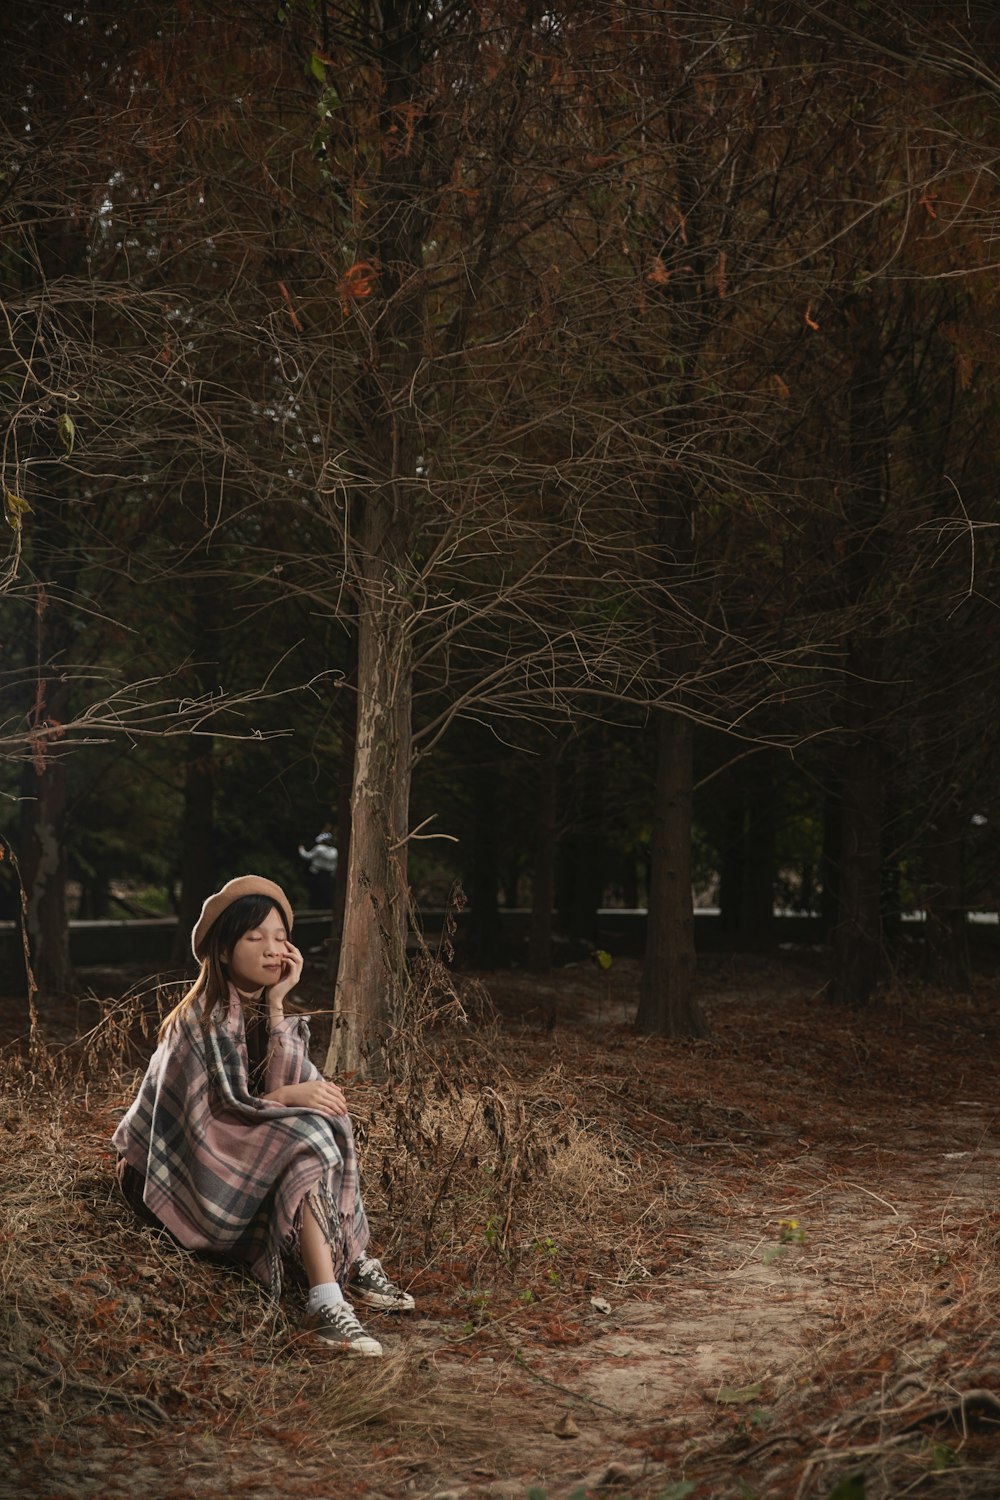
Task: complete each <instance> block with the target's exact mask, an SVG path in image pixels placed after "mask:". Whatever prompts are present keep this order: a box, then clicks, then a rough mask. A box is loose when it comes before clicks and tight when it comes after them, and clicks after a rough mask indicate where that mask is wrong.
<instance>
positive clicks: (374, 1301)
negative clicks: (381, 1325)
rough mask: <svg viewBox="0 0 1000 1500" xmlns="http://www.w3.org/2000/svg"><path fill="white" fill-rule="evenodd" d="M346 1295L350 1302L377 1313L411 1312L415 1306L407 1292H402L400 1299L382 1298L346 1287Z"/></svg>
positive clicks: (379, 1295) (377, 1293)
mask: <svg viewBox="0 0 1000 1500" xmlns="http://www.w3.org/2000/svg"><path fill="white" fill-rule="evenodd" d="M347 1293H348V1296H349V1297H350V1299H351V1301H352V1302H360V1303H361V1304H362V1305H363V1306H364V1307H374V1308H377V1309H378V1311H379V1312H413V1309H414V1308H415V1307H416V1305H417V1304H416V1303H415V1302H414V1300H413V1298H412V1297H411V1296H410V1294H409V1292H404V1294H403V1296H402V1297H384V1296H383V1295H382V1293H381V1292H361V1291H358V1290H357V1289H356V1288H355V1287H348V1288H347Z"/></svg>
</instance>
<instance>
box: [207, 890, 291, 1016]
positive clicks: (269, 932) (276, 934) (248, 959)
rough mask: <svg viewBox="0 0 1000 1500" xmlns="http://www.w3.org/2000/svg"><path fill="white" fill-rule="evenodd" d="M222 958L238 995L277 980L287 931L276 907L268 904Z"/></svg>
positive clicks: (285, 957) (285, 955) (285, 952)
mask: <svg viewBox="0 0 1000 1500" xmlns="http://www.w3.org/2000/svg"><path fill="white" fill-rule="evenodd" d="M223 958H224V960H225V962H226V963H227V964H228V965H229V977H230V979H231V980H232V981H233V984H235V986H236V988H237V989H238V990H239V992H240V994H241V995H256V994H259V993H260V991H261V990H262V989H264V987H265V986H266V985H271V984H277V982H278V980H279V979H280V978H281V976H282V974H283V973H284V971H285V967H286V965H287V964H288V934H287V932H286V931H285V924H284V922H283V921H282V919H281V916H280V915H279V913H278V910H277V907H274V906H272V907H271V910H270V911H269V912H268V914H267V916H266V917H265V918H264V920H263V921H262V922H261V923H259V925H258V926H256V927H251V928H250V929H249V930H248V931H247V932H245V933H244V934H243V936H242V937H241V938H237V940H236V942H235V943H234V944H233V948H232V952H231V953H224V954H223Z"/></svg>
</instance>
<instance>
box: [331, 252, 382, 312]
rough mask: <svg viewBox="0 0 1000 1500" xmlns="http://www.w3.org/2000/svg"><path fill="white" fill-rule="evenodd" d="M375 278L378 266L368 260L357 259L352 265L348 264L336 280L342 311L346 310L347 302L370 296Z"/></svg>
mask: <svg viewBox="0 0 1000 1500" xmlns="http://www.w3.org/2000/svg"><path fill="white" fill-rule="evenodd" d="M377 280H378V266H377V265H374V264H373V263H372V262H371V261H369V260H358V261H355V263H354V265H353V266H348V268H347V270H346V271H345V272H344V274H343V276H341V278H340V280H339V281H338V282H337V294H338V296H339V297H340V305H341V307H342V308H343V309H344V311H345V312H346V311H347V306H348V304H349V303H351V302H360V301H361V300H362V298H364V297H370V296H371V294H372V292H373V291H374V289H375V282H376V281H377Z"/></svg>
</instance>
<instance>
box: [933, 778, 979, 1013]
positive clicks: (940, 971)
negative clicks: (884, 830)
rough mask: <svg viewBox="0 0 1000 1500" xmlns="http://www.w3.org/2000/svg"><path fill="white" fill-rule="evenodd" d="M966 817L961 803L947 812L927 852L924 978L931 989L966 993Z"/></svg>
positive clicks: (954, 802)
mask: <svg viewBox="0 0 1000 1500" xmlns="http://www.w3.org/2000/svg"><path fill="white" fill-rule="evenodd" d="M964 827H965V815H964V812H963V809H962V807H961V804H960V803H959V802H958V801H957V799H952V800H951V801H950V802H949V803H948V805H947V807H945V808H943V809H942V811H941V813H940V814H939V815H938V817H937V819H936V821H935V822H934V824H933V825H932V827H931V828H930V830H929V831H928V834H927V840H926V844H925V851H924V869H925V871H926V873H925V876H924V909H925V911H926V918H925V926H924V975H925V977H926V978H927V979H929V980H930V981H931V983H932V984H941V985H944V986H945V987H946V988H948V989H953V990H959V991H961V992H963V993H967V992H968V991H969V989H971V987H972V976H971V971H970V965H969V928H968V922H967V919H966V910H965V897H964V891H963V888H962V834H963V830H964Z"/></svg>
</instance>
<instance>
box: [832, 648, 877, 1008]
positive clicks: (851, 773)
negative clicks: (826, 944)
mask: <svg viewBox="0 0 1000 1500" xmlns="http://www.w3.org/2000/svg"><path fill="white" fill-rule="evenodd" d="M848 670H849V671H850V672H851V673H853V674H857V675H858V676H859V677H864V676H866V675H870V676H874V675H875V666H874V662H872V661H871V659H870V658H868V659H863V658H861V657H860V656H854V657H852V660H851V662H850V663H849V666H848ZM877 691H878V689H877V686H876V685H875V684H874V683H873V682H870V681H861V682H859V684H858V687H857V689H856V691H855V693H854V694H853V698H854V709H855V713H854V717H855V719H856V720H857V721H860V722H859V725H858V729H857V732H856V737H855V739H854V740H853V742H852V743H851V744H849V745H848V746H847V749H846V753H845V756H844V784H843V804H842V813H843V816H842V823H841V849H840V878H839V902H838V911H837V925H836V927H835V929H834V933H833V974H832V977H831V980H830V984H829V987H828V990H827V995H828V997H829V999H831V1000H833V1001H835V1002H837V1003H840V1004H844V1005H865V1004H867V1002H868V1001H869V999H870V998H871V996H872V993H873V992H874V990H875V988H876V986H877V984H878V983H879V980H880V979H881V978H882V973H883V963H884V944H883V935H882V823H883V813H884V786H883V774H882V748H881V745H880V743H879V741H878V739H877V738H876V737H875V735H874V734H873V733H872V732H871V729H870V725H871V723H872V721H873V720H874V717H875V708H874V704H873V703H872V702H870V701H869V700H870V699H871V698H872V696H873V694H874V693H876V692H877Z"/></svg>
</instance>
